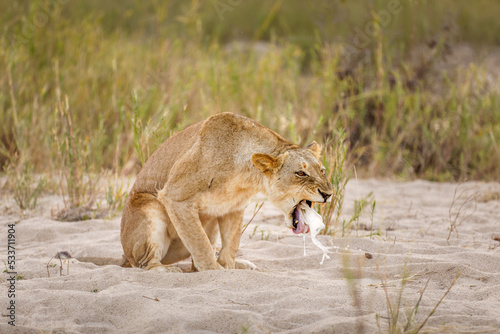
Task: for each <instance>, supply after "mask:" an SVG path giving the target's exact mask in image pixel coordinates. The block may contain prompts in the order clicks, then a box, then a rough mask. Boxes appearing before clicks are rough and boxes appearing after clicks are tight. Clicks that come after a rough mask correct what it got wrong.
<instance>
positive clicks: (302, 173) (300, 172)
mask: <svg viewBox="0 0 500 334" xmlns="http://www.w3.org/2000/svg"><path fill="white" fill-rule="evenodd" d="M295 174H296V175H297V176H307V174H306V173H305V172H304V171H301V170H299V171H298V172H296V173H295Z"/></svg>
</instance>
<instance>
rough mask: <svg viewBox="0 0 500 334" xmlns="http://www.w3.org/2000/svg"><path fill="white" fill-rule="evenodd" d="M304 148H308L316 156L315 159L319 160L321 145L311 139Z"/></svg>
mask: <svg viewBox="0 0 500 334" xmlns="http://www.w3.org/2000/svg"><path fill="white" fill-rule="evenodd" d="M306 149H308V150H309V152H311V153H312V154H313V155H314V156H315V157H316V159H318V160H319V158H320V156H321V146H319V144H318V143H316V142H315V141H313V142H312V143H310V144H309V145H307V147H306Z"/></svg>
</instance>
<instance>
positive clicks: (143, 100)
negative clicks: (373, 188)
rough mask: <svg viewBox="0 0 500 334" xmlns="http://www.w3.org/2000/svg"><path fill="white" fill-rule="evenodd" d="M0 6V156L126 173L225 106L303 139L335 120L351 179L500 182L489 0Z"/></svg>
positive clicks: (497, 42) (328, 136)
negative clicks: (353, 167)
mask: <svg viewBox="0 0 500 334" xmlns="http://www.w3.org/2000/svg"><path fill="white" fill-rule="evenodd" d="M0 4H1V6H2V8H4V10H3V11H2V13H1V14H0V20H1V22H2V31H1V37H0V66H1V73H2V75H1V76H0V106H1V108H0V119H1V122H0V164H2V165H7V164H11V165H12V164H15V162H16V161H19V156H22V157H24V158H23V161H25V160H26V157H28V160H29V163H30V164H31V165H33V166H34V168H35V170H36V171H38V172H41V173H53V172H56V171H59V174H60V175H65V174H66V175H69V177H72V175H71V173H73V171H75V170H78V171H85V172H86V173H100V172H101V171H103V170H113V171H116V172H120V171H122V170H123V169H124V168H125V169H126V170H129V167H130V166H131V165H132V166H133V165H134V164H135V165H140V164H141V163H142V162H143V161H144V160H145V159H146V158H147V156H148V155H149V154H151V153H152V152H153V151H154V149H155V148H156V147H157V146H158V145H159V144H160V143H161V142H162V141H163V140H164V139H165V138H167V137H168V136H169V135H170V134H171V133H173V132H175V131H179V130H181V129H182V128H184V127H185V126H186V125H188V124H191V123H193V122H196V121H199V120H202V119H204V118H206V117H208V116H210V115H212V114H214V113H218V112H222V111H233V112H236V113H240V114H243V115H246V116H249V117H251V118H253V119H255V120H257V121H260V122H262V123H263V124H265V125H267V126H269V127H271V128H272V129H274V130H276V131H277V132H279V133H281V134H282V135H284V136H285V137H287V138H288V139H290V140H292V141H294V142H297V143H299V144H306V143H307V142H309V141H311V140H313V139H315V140H318V141H321V142H323V143H332V139H333V138H332V133H335V130H337V129H343V131H344V132H345V133H346V134H347V142H348V147H349V153H348V156H349V159H350V162H351V163H355V164H356V167H357V171H358V174H359V173H362V174H364V175H397V176H401V177H405V178H412V177H422V178H427V179H432V180H464V179H466V178H469V179H470V178H472V179H486V180H488V179H498V175H500V163H499V162H500V152H499V146H500V112H499V110H500V96H499V95H500V93H499V89H498V78H499V76H498V73H495V72H494V70H495V67H493V70H492V67H491V66H490V67H488V61H491V60H492V59H493V61H495V59H496V61H497V62H496V69H498V62H499V61H500V56H497V58H491V57H492V54H493V51H492V50H497V51H496V52H497V53H498V49H497V48H498V47H499V46H500V20H498V19H497V17H496V13H499V12H500V2H498V1H494V0H476V1H466V0H453V1H452V0H442V1H431V0H400V1H397V0H387V1H378V0H360V1H341V0H331V1H299V0H293V1H292V0H291V1H279V0H278V1H239V0H216V1H159V0H157V1H148V2H142V1H139V0H124V1H94V0H89V1H68V0H44V1H6V0H0ZM391 9H394V10H391ZM387 14H388V15H387ZM470 50H473V56H472V58H471V56H470ZM462 54H463V56H461V55H462ZM495 75H497V76H495ZM61 110H63V111H61ZM331 145H335V143H334V142H333V143H332V144H331ZM76 151H78V152H76ZM330 151H334V150H333V149H332V150H330ZM75 153H78V154H80V153H81V159H80V158H78V159H77V158H76V157H75ZM78 154H77V155H78ZM61 162H63V163H61ZM75 164H76V165H75ZM68 168H69V169H68ZM135 170H137V169H135ZM68 173H70V174H68ZM74 179H75V180H77V181H78V180H86V179H88V178H82V177H78V176H77V175H75V176H74ZM68 180H69V179H68ZM68 182H69V181H68ZM75 182H76V181H75ZM79 182H80V181H79ZM82 182H83V181H82ZM78 184H79V186H80V183H78ZM81 186H82V187H84V188H85V185H84V184H83V185H81ZM74 195H75V194H74ZM75 196H77V194H76V195H75Z"/></svg>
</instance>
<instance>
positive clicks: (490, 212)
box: [0, 179, 500, 333]
mask: <svg viewBox="0 0 500 334" xmlns="http://www.w3.org/2000/svg"><path fill="white" fill-rule="evenodd" d="M457 187H459V190H465V191H466V194H472V193H475V194H476V195H477V198H478V202H477V208H476V210H475V211H474V212H473V211H472V209H473V207H471V206H470V205H469V206H468V205H465V206H464V207H463V209H462V213H464V214H469V215H470V216H469V217H468V218H467V219H465V220H463V219H461V218H460V217H465V216H459V219H458V221H457V224H458V226H457V229H456V231H455V230H454V231H453V233H452V234H451V236H450V238H449V240H447V238H448V235H449V231H450V218H449V210H450V207H452V209H453V210H455V211H456V209H457V208H459V207H460V206H461V205H462V204H463V199H459V200H458V201H456V203H455V205H453V206H452V202H453V196H454V193H455V190H456V189H457ZM372 191H373V197H374V198H375V200H376V209H375V214H374V217H373V220H372V219H370V215H369V210H366V211H365V213H364V214H363V215H362V216H361V218H360V220H359V222H358V223H357V224H356V226H357V227H358V229H354V230H346V234H348V236H345V237H342V236H341V235H340V233H337V235H336V236H335V237H331V236H318V239H319V240H320V241H321V243H322V244H323V245H325V246H328V247H332V248H331V250H332V252H331V253H330V257H331V259H326V260H325V262H324V264H323V265H320V260H321V257H322V252H321V250H320V249H318V248H317V247H316V246H314V245H313V244H312V242H311V239H310V238H307V239H306V250H307V255H306V256H304V251H303V238H302V236H296V235H294V234H293V233H292V232H291V230H289V229H287V228H285V227H284V225H283V216H282V214H281V213H280V212H279V211H278V210H277V209H275V208H274V207H273V206H272V205H271V204H269V203H265V204H264V206H263V208H262V210H261V211H260V212H259V213H258V214H257V216H256V217H255V219H254V221H253V222H252V223H251V224H250V226H249V227H248V229H247V230H246V231H245V233H244V235H243V236H242V239H241V243H240V251H239V257H241V258H243V259H246V260H249V261H252V262H253V263H254V264H255V265H257V267H258V269H256V270H254V271H246V270H226V271H208V272H201V273H158V272H146V271H143V270H141V269H137V268H121V267H119V266H116V265H106V266H97V265H95V264H93V263H87V262H81V261H78V260H77V258H81V257H106V258H115V259H119V258H120V257H121V255H122V250H121V245H120V238H119V227H120V216H119V215H118V216H117V217H115V218H113V219H111V220H103V219H95V220H89V221H82V222H57V221H54V220H53V219H51V214H52V212H54V210H57V207H56V206H59V208H60V207H61V206H62V199H61V198H60V197H58V196H47V197H44V198H41V199H40V200H39V208H37V209H36V210H34V211H31V212H27V213H22V212H20V211H19V210H18V209H17V208H16V206H15V203H14V201H13V200H12V199H11V198H10V196H9V194H5V193H4V194H3V197H2V199H1V200H2V202H1V204H0V226H1V229H0V230H1V231H2V236H1V237H0V240H1V241H0V258H1V259H2V260H3V261H4V262H7V237H8V235H7V231H8V228H7V225H8V224H11V223H13V222H15V221H18V223H17V224H16V227H15V230H16V231H15V237H16V245H15V246H16V255H15V256H16V270H17V275H20V276H22V278H21V279H19V280H18V281H16V290H15V298H14V299H13V300H15V306H16V318H15V324H16V327H15V328H14V327H12V326H10V325H8V321H10V319H9V318H8V317H5V315H8V314H9V311H8V310H7V307H8V305H9V302H10V300H11V298H9V297H8V294H7V290H8V282H7V279H8V277H9V275H8V274H6V273H4V274H2V275H1V276H0V277H1V286H2V289H1V290H2V292H1V293H0V307H1V310H2V311H1V313H2V315H4V317H2V318H1V319H0V332H1V333H271V332H272V333H274V332H284V333H356V332H364V333H378V332H379V330H380V331H381V332H387V330H388V313H387V305H388V302H387V298H386V293H385V290H386V291H387V295H388V296H389V301H390V303H391V306H392V307H393V308H394V309H395V310H396V309H399V310H400V313H399V321H400V326H402V327H404V326H405V324H406V322H407V321H408V319H409V318H411V317H410V316H407V313H408V314H411V310H412V309H413V308H414V307H415V305H417V302H418V300H419V297H420V292H421V291H422V289H423V288H424V287H425V286H426V283H427V282H428V285H427V288H426V290H425V292H424V294H423V297H422V299H421V301H420V304H419V307H418V312H417V314H416V318H415V319H414V321H413V324H414V325H415V326H418V325H420V324H421V323H422V322H423V321H424V320H425V319H426V318H427V316H428V315H429V313H430V312H431V311H432V309H433V308H434V307H435V306H436V304H437V303H438V302H439V300H440V299H441V298H442V297H443V295H444V294H445V293H446V291H447V290H448V288H449V287H450V286H451V285H452V283H453V281H454V279H455V277H456V276H457V273H458V274H460V277H459V278H458V280H457V281H456V283H455V284H454V285H453V286H452V288H451V290H450V291H449V293H448V294H447V295H446V297H445V298H444V299H443V301H442V302H441V304H440V305H439V307H438V308H437V310H436V311H435V313H434V314H433V315H432V316H431V317H430V318H429V319H428V321H427V322H426V324H425V326H424V327H423V331H428V332H444V333H464V332H465V333H500V201H499V196H498V194H499V193H500V185H499V184H497V183H466V184H465V185H461V186H459V185H458V184H451V183H431V182H426V181H413V182H395V181H389V180H374V179H368V180H352V181H350V183H349V185H348V189H347V193H346V199H345V210H344V214H343V217H344V218H346V219H348V218H349V217H350V215H351V214H352V212H353V204H354V200H355V199H358V198H360V197H363V196H366V195H367V194H368V193H370V192H372ZM254 207H255V205H254V204H251V205H250V206H249V207H248V208H247V212H246V215H245V221H248V220H249V219H250V217H251V216H252V214H253V210H254ZM453 210H452V213H453V212H454V211H453ZM372 225H373V231H371V232H370V231H367V230H366V229H369V227H371V226H372ZM457 231H458V234H457V233H456V232H457ZM370 234H372V235H371V236H370ZM61 251H67V252H69V253H70V254H71V256H72V257H73V259H70V260H66V261H69V272H68V267H67V265H68V263H67V262H64V263H63V265H62V268H60V263H59V260H56V259H52V261H50V265H49V267H48V268H47V263H48V262H49V260H50V259H51V258H52V257H53V256H54V255H55V254H56V253H57V252H61ZM180 267H181V268H182V269H184V270H186V271H187V270H188V269H189V268H190V261H184V262H182V263H180ZM61 269H62V274H63V275H62V276H61ZM49 275H50V277H49ZM403 276H405V277H406V278H407V279H406V280H405V284H404V286H403V288H402V277H403ZM399 296H400V302H399V303H398V299H399ZM398 304H399V308H398Z"/></svg>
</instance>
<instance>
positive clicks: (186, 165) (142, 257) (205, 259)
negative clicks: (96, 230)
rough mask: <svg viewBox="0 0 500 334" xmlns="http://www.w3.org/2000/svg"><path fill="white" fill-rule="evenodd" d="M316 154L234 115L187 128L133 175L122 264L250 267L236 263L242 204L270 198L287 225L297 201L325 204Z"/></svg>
mask: <svg viewBox="0 0 500 334" xmlns="http://www.w3.org/2000/svg"><path fill="white" fill-rule="evenodd" d="M319 156H320V147H319V145H318V144H317V143H315V142H313V143H312V144H311V145H309V147H308V148H306V149H301V148H299V147H298V146H296V145H292V144H290V143H288V142H287V141H286V140H284V139H283V138H282V137H281V136H279V135H278V134H276V133H275V132H273V131H271V130H270V129H268V128H266V127H264V126H263V125H261V124H259V123H257V122H255V121H253V120H251V119H248V118H246V117H243V116H240V115H235V114H232V113H222V114H217V115H215V116H212V117H210V118H208V119H207V120H205V121H203V122H200V123H197V124H194V125H192V126H190V127H188V128H186V129H185V130H183V131H181V132H179V133H177V134H176V135H174V136H172V137H170V138H169V139H167V140H166V141H165V142H164V143H163V144H162V145H161V146H160V147H159V148H158V150H156V151H155V152H154V153H153V154H152V155H151V157H150V158H149V159H148V161H147V162H146V164H145V165H144V167H143V168H142V170H141V171H140V173H139V175H138V176H137V180H136V182H135V184H134V186H133V188H132V190H131V192H130V196H129V199H128V201H127V203H126V205H125V209H124V211H123V217H122V224H121V241H122V245H123V250H124V252H125V257H126V259H127V260H128V262H129V263H130V264H131V265H133V266H136V267H141V268H145V269H156V270H164V271H180V270H179V269H178V268H177V267H174V266H171V264H172V263H175V262H177V261H180V260H183V259H186V258H188V257H189V256H191V257H192V259H193V267H194V268H195V269H197V270H199V271H202V270H213V269H222V268H226V269H233V268H249V267H251V266H252V265H251V264H250V263H249V262H247V261H243V260H242V261H238V260H236V253H237V251H238V248H239V242H240V236H241V225H242V220H243V210H244V208H245V206H246V205H247V204H248V202H249V200H250V199H251V198H252V197H253V196H254V195H255V194H257V193H258V192H262V193H264V194H267V195H268V198H269V200H270V201H271V202H272V203H273V204H274V205H275V206H276V207H278V208H279V209H281V211H283V212H284V213H285V215H286V217H287V220H288V221H289V225H291V213H292V212H293V209H294V207H295V206H296V205H297V204H298V203H299V202H300V201H301V200H310V201H314V202H323V201H326V198H325V197H324V196H326V197H328V196H329V195H331V194H332V186H331V184H330V183H329V182H328V180H327V179H326V177H325V176H324V173H323V169H324V167H323V166H322V165H321V163H320V162H319V160H318V158H319ZM299 170H300V171H303V172H304V173H307V177H300V176H298V175H297V172H298V171H299ZM319 191H321V192H322V193H323V195H321V194H320V192H319ZM325 194H326V195H325ZM218 232H220V236H221V241H222V248H221V250H220V252H219V257H218V258H217V259H216V258H215V255H214V251H213V248H212V245H213V244H214V242H215V241H216V239H217V233H218Z"/></svg>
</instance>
